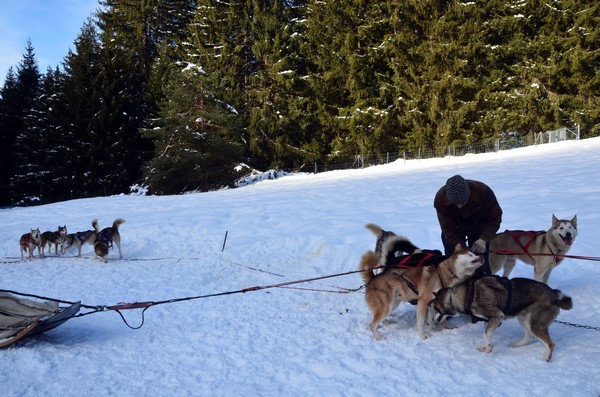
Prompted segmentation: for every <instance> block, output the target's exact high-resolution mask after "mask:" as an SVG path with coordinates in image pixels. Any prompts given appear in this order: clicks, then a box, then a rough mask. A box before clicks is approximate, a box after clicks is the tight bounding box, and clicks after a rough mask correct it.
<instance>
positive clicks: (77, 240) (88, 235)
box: [61, 230, 96, 256]
mask: <svg viewBox="0 0 600 397" xmlns="http://www.w3.org/2000/svg"><path fill="white" fill-rule="evenodd" d="M94 241H96V232H95V231H93V230H85V231H83V232H76V233H69V234H66V235H65V237H64V238H63V239H62V243H61V255H64V254H65V251H67V250H68V249H70V248H71V247H75V248H77V256H81V247H82V246H83V245H84V244H94Z"/></svg>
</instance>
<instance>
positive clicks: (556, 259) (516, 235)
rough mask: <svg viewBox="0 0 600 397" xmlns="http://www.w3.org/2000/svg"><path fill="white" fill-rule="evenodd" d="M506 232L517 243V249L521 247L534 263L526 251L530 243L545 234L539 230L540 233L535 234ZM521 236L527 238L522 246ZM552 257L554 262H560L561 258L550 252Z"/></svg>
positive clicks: (527, 231)
mask: <svg viewBox="0 0 600 397" xmlns="http://www.w3.org/2000/svg"><path fill="white" fill-rule="evenodd" d="M506 232H508V234H510V235H511V237H512V238H513V240H515V243H517V244H518V245H519V247H521V249H522V250H523V253H524V254H526V255H527V256H528V257H530V258H531V260H532V261H534V262H535V259H534V258H533V256H531V254H529V251H528V250H527V249H528V248H529V246H530V245H531V243H533V241H534V239H535V238H536V236H539V235H540V234H545V233H546V231H545V230H540V231H537V232H535V231H531V230H506ZM523 236H528V237H529V239H528V240H527V243H526V244H523V243H522V242H521V237H523ZM550 252H552V250H550ZM552 255H553V256H554V262H556V263H558V262H560V261H561V260H562V258H560V257H559V256H558V255H556V254H555V253H554V252H552Z"/></svg>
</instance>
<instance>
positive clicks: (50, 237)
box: [41, 225, 67, 256]
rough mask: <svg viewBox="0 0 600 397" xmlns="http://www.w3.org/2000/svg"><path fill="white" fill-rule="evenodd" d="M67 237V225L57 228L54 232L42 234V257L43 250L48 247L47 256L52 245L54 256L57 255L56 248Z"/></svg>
mask: <svg viewBox="0 0 600 397" xmlns="http://www.w3.org/2000/svg"><path fill="white" fill-rule="evenodd" d="M66 235H67V225H64V226H58V228H57V229H56V231H55V232H44V233H42V243H41V247H42V256H44V249H45V248H46V245H47V246H48V254H50V253H51V252H52V244H54V254H55V255H58V246H59V245H61V243H62V241H63V239H64V238H65V236H66Z"/></svg>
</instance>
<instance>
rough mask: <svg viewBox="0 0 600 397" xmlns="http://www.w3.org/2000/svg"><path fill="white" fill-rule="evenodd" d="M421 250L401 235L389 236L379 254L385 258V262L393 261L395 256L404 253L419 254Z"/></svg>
mask: <svg viewBox="0 0 600 397" xmlns="http://www.w3.org/2000/svg"><path fill="white" fill-rule="evenodd" d="M419 253H421V250H420V249H419V247H417V246H416V245H414V244H413V243H412V242H411V241H410V240H409V239H407V238H406V237H403V236H392V237H390V238H389V239H388V240H387V241H386V242H385V244H384V245H383V247H382V248H381V255H382V256H383V258H384V260H385V262H384V263H385V264H386V265H387V264H388V263H394V262H395V258H397V257H398V256H402V255H404V254H408V255H412V254H419Z"/></svg>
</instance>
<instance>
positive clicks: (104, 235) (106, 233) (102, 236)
mask: <svg viewBox="0 0 600 397" xmlns="http://www.w3.org/2000/svg"><path fill="white" fill-rule="evenodd" d="M98 241H100V242H102V243H104V244H106V245H107V246H108V247H112V241H113V231H112V229H105V230H102V231H101V232H100V233H98Z"/></svg>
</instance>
